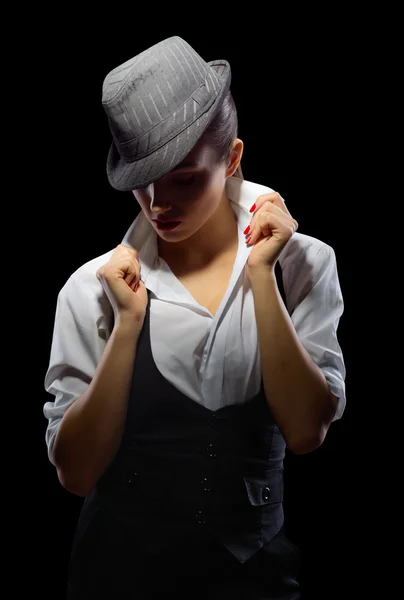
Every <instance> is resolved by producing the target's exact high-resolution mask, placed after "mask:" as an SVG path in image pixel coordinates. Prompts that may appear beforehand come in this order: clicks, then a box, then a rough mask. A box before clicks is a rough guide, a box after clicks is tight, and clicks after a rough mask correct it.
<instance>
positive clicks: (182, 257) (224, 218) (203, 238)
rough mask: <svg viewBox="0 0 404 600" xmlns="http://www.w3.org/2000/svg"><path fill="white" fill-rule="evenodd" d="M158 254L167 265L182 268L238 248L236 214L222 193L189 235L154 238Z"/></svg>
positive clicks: (193, 267) (202, 263)
mask: <svg viewBox="0 0 404 600" xmlns="http://www.w3.org/2000/svg"><path fill="white" fill-rule="evenodd" d="M157 243H158V252H159V256H160V257H161V258H162V259H163V260H165V261H166V263H167V264H168V265H169V266H172V265H179V266H181V268H183V269H184V270H196V269H202V268H204V267H207V266H209V265H212V264H213V263H215V262H217V261H218V260H221V259H222V258H223V257H224V256H225V255H228V254H229V253H231V252H233V251H234V249H237V248H238V224H237V218H236V215H235V214H234V211H233V209H232V208H231V205H230V201H229V198H228V197H227V194H224V196H223V198H222V200H221V202H220V204H219V206H218V208H217V210H216V211H215V213H214V214H213V215H212V216H211V217H210V219H208V221H206V223H205V224H204V225H203V226H202V227H201V228H200V229H199V230H198V231H197V232H196V233H194V234H193V235H192V236H191V237H189V238H187V239H186V240H183V241H181V242H177V243H173V242H171V243H170V242H166V241H165V240H162V239H161V238H158V239H157Z"/></svg>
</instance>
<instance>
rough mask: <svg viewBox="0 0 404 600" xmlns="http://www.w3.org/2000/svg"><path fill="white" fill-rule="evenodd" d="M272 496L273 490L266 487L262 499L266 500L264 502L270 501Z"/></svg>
mask: <svg viewBox="0 0 404 600" xmlns="http://www.w3.org/2000/svg"><path fill="white" fill-rule="evenodd" d="M270 495H271V490H270V489H269V487H265V488H264V489H263V490H262V499H263V500H264V502H266V501H267V500H268V499H269V496H270Z"/></svg>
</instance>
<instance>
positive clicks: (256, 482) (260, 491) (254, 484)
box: [243, 469, 283, 506]
mask: <svg viewBox="0 0 404 600" xmlns="http://www.w3.org/2000/svg"><path fill="white" fill-rule="evenodd" d="M243 479H244V483H245V486H246V488H247V493H248V498H249V500H250V502H251V504H252V505H253V506H262V505H264V504H276V503H277V502H282V500H283V469H273V470H272V471H268V473H267V474H266V475H265V477H243Z"/></svg>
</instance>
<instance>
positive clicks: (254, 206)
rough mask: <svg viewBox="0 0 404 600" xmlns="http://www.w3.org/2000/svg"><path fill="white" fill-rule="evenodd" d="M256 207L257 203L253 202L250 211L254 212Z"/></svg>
mask: <svg viewBox="0 0 404 600" xmlns="http://www.w3.org/2000/svg"><path fill="white" fill-rule="evenodd" d="M256 208H257V205H256V204H253V205H252V207H251V208H250V213H252V212H254V211H255V209H256Z"/></svg>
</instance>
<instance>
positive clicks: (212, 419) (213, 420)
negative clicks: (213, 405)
mask: <svg viewBox="0 0 404 600" xmlns="http://www.w3.org/2000/svg"><path fill="white" fill-rule="evenodd" d="M217 421H218V416H217V414H216V413H213V414H212V415H211V417H210V421H209V425H210V426H211V427H214V426H215V425H216V423H217Z"/></svg>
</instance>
